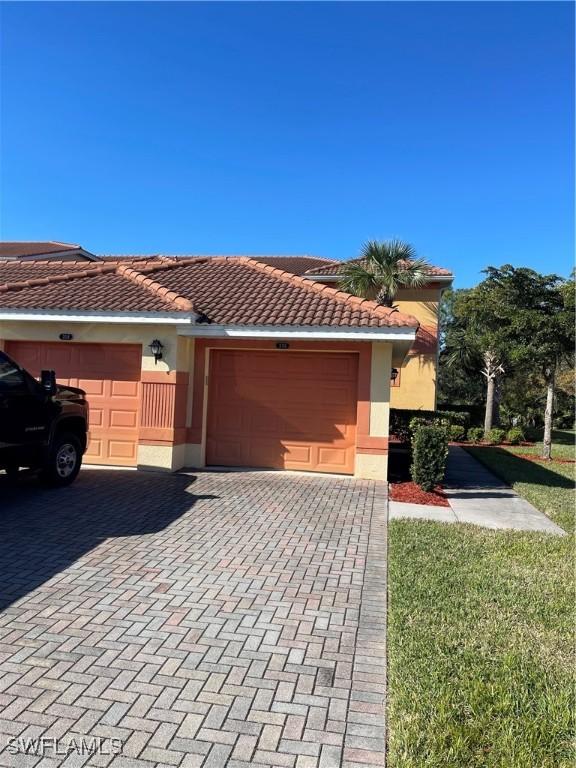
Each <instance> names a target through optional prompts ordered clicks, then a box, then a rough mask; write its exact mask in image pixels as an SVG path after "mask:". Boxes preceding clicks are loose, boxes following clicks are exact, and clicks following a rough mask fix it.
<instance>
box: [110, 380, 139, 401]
mask: <svg viewBox="0 0 576 768" xmlns="http://www.w3.org/2000/svg"><path fill="white" fill-rule="evenodd" d="M110 385H111V395H112V397H138V389H139V386H140V384H139V382H137V381H114V380H113V381H111V382H110Z"/></svg>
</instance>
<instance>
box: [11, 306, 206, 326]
mask: <svg viewBox="0 0 576 768" xmlns="http://www.w3.org/2000/svg"><path fill="white" fill-rule="evenodd" d="M196 317H197V316H196V314H194V313H192V314H191V315H189V316H186V315H185V316H182V314H181V313H178V314H161V313H157V312H116V313H112V312H82V311H78V312H70V311H67V310H63V311H58V310H54V311H52V312H49V311H47V310H43V309H30V310H20V309H14V310H10V309H0V320H26V321H37V322H57V323H147V324H152V325H183V324H192V323H195V322H196Z"/></svg>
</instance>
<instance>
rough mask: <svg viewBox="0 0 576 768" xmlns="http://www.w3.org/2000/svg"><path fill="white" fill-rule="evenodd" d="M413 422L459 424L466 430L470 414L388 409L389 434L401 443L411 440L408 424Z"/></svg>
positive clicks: (446, 425) (411, 431) (445, 424)
mask: <svg viewBox="0 0 576 768" xmlns="http://www.w3.org/2000/svg"><path fill="white" fill-rule="evenodd" d="M413 419H414V420H415V422H414V423H415V425H421V424H436V425H439V426H444V427H451V426H452V425H453V424H459V425H460V426H462V427H464V429H466V428H467V427H468V425H469V423H470V414H468V413H467V412H466V411H423V410H416V409H407V408H406V409H405V408H391V409H390V434H391V435H396V437H397V438H398V439H399V440H400V441H401V442H403V443H408V442H410V440H411V439H412V435H413V430H412V429H411V427H410V422H411V421H412V420H413Z"/></svg>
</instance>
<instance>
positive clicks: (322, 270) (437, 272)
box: [304, 259, 452, 277]
mask: <svg viewBox="0 0 576 768" xmlns="http://www.w3.org/2000/svg"><path fill="white" fill-rule="evenodd" d="M350 261H352V262H361V261H362V259H351V260H350ZM349 263H350V262H349V261H336V262H334V261H333V262H332V263H331V264H326V265H325V266H320V267H312V268H311V269H308V270H306V272H304V274H305V275H338V274H339V273H340V272H341V271H342V268H343V267H344V265H345V264H349ZM428 274H429V275H434V276H435V277H452V272H451V271H450V270H449V269H444V267H434V266H430V268H429V270H428Z"/></svg>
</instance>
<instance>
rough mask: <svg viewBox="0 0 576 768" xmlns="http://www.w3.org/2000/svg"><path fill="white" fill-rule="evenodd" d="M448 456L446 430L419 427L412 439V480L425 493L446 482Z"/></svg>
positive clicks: (436, 427) (435, 427) (433, 425)
mask: <svg viewBox="0 0 576 768" xmlns="http://www.w3.org/2000/svg"><path fill="white" fill-rule="evenodd" d="M447 456H448V435H447V433H446V429H445V428H444V427H440V426H438V425H435V424H429V425H425V426H420V427H418V428H417V429H416V432H415V433H414V437H413V438H412V466H411V467H410V475H411V477H412V480H413V481H414V482H415V483H416V484H417V485H419V486H420V488H422V490H423V491H433V490H434V487H435V486H436V485H438V483H441V482H442V480H444V473H445V471H446V457H447Z"/></svg>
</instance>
